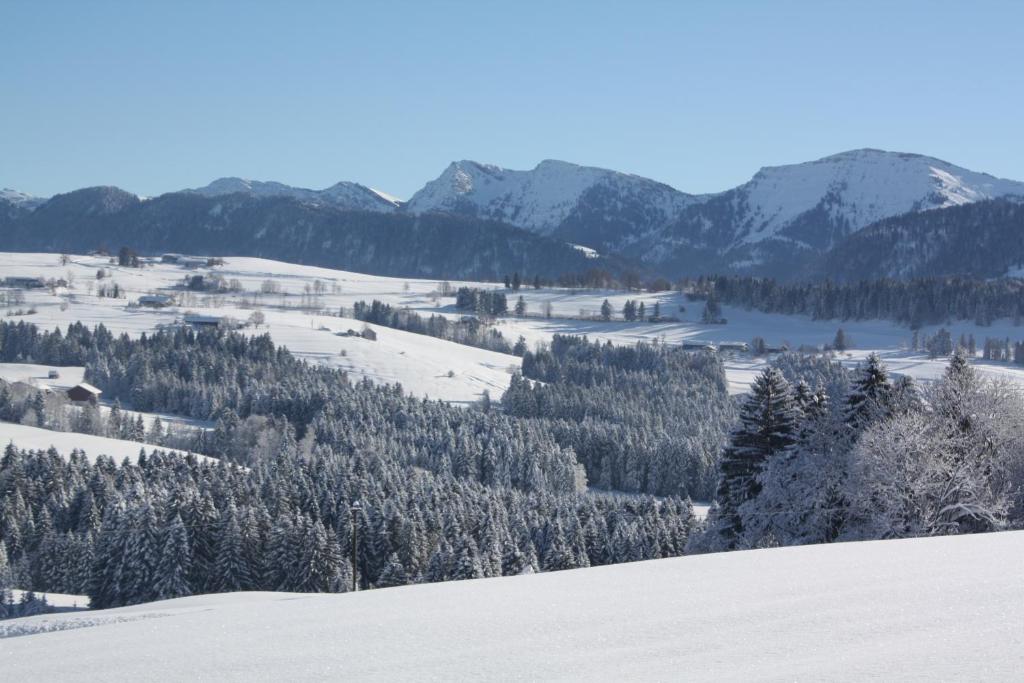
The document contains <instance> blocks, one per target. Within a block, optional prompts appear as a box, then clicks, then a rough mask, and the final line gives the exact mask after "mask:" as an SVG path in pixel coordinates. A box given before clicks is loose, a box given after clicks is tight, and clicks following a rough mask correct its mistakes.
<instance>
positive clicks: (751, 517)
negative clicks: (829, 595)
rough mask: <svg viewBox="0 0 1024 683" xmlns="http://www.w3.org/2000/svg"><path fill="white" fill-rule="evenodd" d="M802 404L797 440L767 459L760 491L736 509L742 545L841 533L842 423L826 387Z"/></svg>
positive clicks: (845, 449) (845, 447) (827, 538)
mask: <svg viewBox="0 0 1024 683" xmlns="http://www.w3.org/2000/svg"><path fill="white" fill-rule="evenodd" d="M805 391H806V390H805ZM800 393H801V392H800V391H799V388H798V395H800ZM801 403H802V406H803V413H804V417H803V420H801V422H800V428H799V438H798V440H797V442H796V443H795V444H794V446H793V448H792V449H791V450H790V451H789V452H786V453H784V454H782V455H781V456H779V457H775V458H772V459H771V460H769V461H768V463H767V465H766V467H765V469H764V471H763V472H762V474H761V476H760V479H759V481H760V483H761V493H760V495H758V496H757V497H756V498H753V499H751V500H749V501H747V502H746V503H745V504H743V505H742V506H741V508H740V517H741V520H742V524H743V537H744V540H743V543H742V545H744V546H746V547H759V546H767V545H776V544H777V545H803V544H808V543H829V542H832V541H834V540H836V539H837V538H838V537H839V535H840V533H842V530H843V527H844V524H845V521H846V515H847V507H848V503H847V500H846V497H845V495H844V489H845V486H846V478H847V475H848V470H849V439H848V438H847V431H846V427H845V425H844V424H843V422H842V419H841V415H840V414H839V413H838V412H837V411H835V410H832V409H831V407H830V405H829V401H828V396H827V395H826V394H825V393H824V391H822V390H819V391H817V392H814V393H813V394H811V395H810V396H808V397H806V398H805V399H804V400H803V401H802V402H801Z"/></svg>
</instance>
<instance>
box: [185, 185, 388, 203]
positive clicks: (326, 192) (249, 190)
mask: <svg viewBox="0 0 1024 683" xmlns="http://www.w3.org/2000/svg"><path fill="white" fill-rule="evenodd" d="M186 192H194V193H196V194H201V195H204V196H206V197H219V196H222V195H229V194H236V193H241V194H245V195H248V196H251V197H292V198H294V199H298V200H300V201H303V202H309V203H314V204H327V205H330V206H334V207H337V208H339V209H345V210H355V211H394V210H395V209H396V208H397V207H398V205H399V202H398V200H396V199H395V198H394V197H391V196H390V195H387V194H385V193H383V192H378V191H376V190H371V189H370V188H368V187H365V186H363V185H360V184H358V183H351V182H345V181H343V182H340V183H337V184H335V185H331V186H330V187H328V188H326V189H323V190H309V189H306V188H302V187H292V186H291V185H285V184H283V183H278V182H274V181H260V180H246V179H244V178H218V179H217V180H214V181H213V182H212V183H210V184H209V185H206V186H204V187H199V188H195V189H192V190H186Z"/></svg>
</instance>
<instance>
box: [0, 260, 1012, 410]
mask: <svg viewBox="0 0 1024 683" xmlns="http://www.w3.org/2000/svg"><path fill="white" fill-rule="evenodd" d="M224 260H225V263H224V265H223V266H217V267H215V268H205V267H200V268H185V267H183V266H180V265H177V264H168V263H152V264H147V265H146V266H145V267H143V268H126V267H120V266H117V265H111V263H110V259H109V257H102V256H83V255H73V256H71V260H70V262H69V263H67V264H61V262H60V258H59V255H58V254H23V253H0V278H2V277H10V276H15V277H42V278H63V279H65V280H68V281H69V282H70V286H69V287H68V288H59V289H57V290H56V291H55V292H53V293H51V291H50V290H48V289H37V290H28V291H27V292H26V293H25V303H24V304H21V305H19V306H11V305H8V306H7V310H15V309H17V308H22V309H27V308H29V307H34V308H35V309H36V313H34V314H31V315H24V316H21V317H19V318H18V319H23V320H26V321H30V322H33V323H35V324H37V325H40V326H42V327H46V328H50V327H53V326H56V325H60V326H62V327H63V326H66V325H67V324H69V323H72V322H75V321H81V322H83V323H85V324H86V325H90V326H91V325H97V324H99V323H103V324H104V325H106V326H107V327H108V328H110V329H111V330H113V331H114V332H117V333H121V332H124V333H128V334H130V335H133V336H137V335H139V334H142V333H144V332H151V331H153V330H156V329H158V328H159V327H161V326H164V325H168V324H172V323H174V322H175V321H176V320H180V319H181V318H182V316H183V314H184V313H185V312H186V311H192V312H196V313H201V314H207V315H216V316H227V317H231V318H235V319H238V320H242V321H244V320H246V319H247V318H248V317H249V316H250V315H251V314H252V313H253V312H254V311H255V310H259V311H260V312H261V313H262V314H263V316H264V318H265V323H264V324H263V325H261V326H259V327H255V328H254V327H247V328H246V330H247V331H249V332H255V333H262V332H266V331H269V332H270V333H271V335H272V336H273V338H274V340H275V342H276V343H278V344H283V345H285V346H287V347H288V348H289V349H290V350H291V351H292V352H293V353H295V354H296V355H297V356H299V357H302V358H306V359H308V360H311V361H315V362H319V363H324V364H328V365H331V366H334V367H339V368H342V369H344V370H346V371H347V372H349V373H351V374H352V375H353V376H354V377H356V378H360V377H366V378H369V379H371V380H373V381H375V382H389V383H393V382H400V383H401V384H402V386H403V387H404V388H405V389H406V391H408V392H410V393H412V394H414V395H418V396H429V397H431V398H440V399H444V400H448V401H452V402H456V403H463V404H465V403H469V402H472V401H475V400H478V399H479V398H480V396H481V394H482V392H483V391H484V390H487V391H488V392H489V393H490V394H491V397H492V398H498V397H500V396H501V394H502V393H503V392H504V390H505V389H506V388H507V386H508V383H509V380H510V378H511V373H512V371H513V370H514V368H515V367H517V366H518V365H519V362H520V361H519V359H518V358H516V357H515V356H511V355H506V354H501V353H495V352H492V351H486V350H483V349H477V348H473V347H468V346H461V345H457V344H454V343H452V342H448V341H444V340H440V339H434V338H431V337H426V336H423V335H416V334H412V333H408V332H403V331H400V330H393V329H388V328H382V327H378V326H373V325H371V326H370V327H371V328H373V329H374V330H375V331H376V333H377V341H376V342H373V341H368V340H366V339H363V338H360V337H357V336H351V337H345V336H337V333H339V332H341V333H343V332H345V331H347V330H350V329H351V330H356V331H358V330H361V329H362V328H363V323H362V322H360V321H357V320H353V319H351V318H342V317H338V316H337V315H336V313H337V312H338V311H339V309H340V308H342V307H344V308H346V309H349V310H350V309H351V307H352V305H353V304H354V303H356V302H358V301H366V302H370V301H372V300H374V299H377V300H380V301H383V302H385V303H388V304H391V305H393V306H400V307H408V308H409V309H411V310H414V311H417V312H418V313H420V314H421V315H430V314H438V315H444V316H447V317H449V318H453V319H457V318H459V317H461V316H462V314H463V312H461V311H458V310H456V309H455V307H454V304H453V300H452V299H451V298H446V297H440V296H438V294H439V292H440V290H441V288H442V285H443V283H442V282H441V281H438V280H422V279H420V280H417V279H403V278H390V277H380V276H375V275H365V274H361V273H353V272H347V271H339V270H331V269H328V268H319V267H314V266H302V265H296V264H291V263H283V262H280V261H270V260H266V259H258V258H246V257H232V256H225V257H224ZM100 268H103V269H105V270H106V271H107V272H108V277H107V278H105V279H104V281H103V282H105V283H107V284H108V285H109V284H110V283H117V284H118V286H119V287H121V288H122V289H123V290H124V292H125V295H124V296H125V298H120V299H113V298H103V297H99V296H96V294H95V292H96V287H97V284H96V272H97V270H99V269H100ZM210 273H215V274H217V275H219V276H221V277H223V278H224V279H225V280H226V281H228V282H232V281H235V284H236V285H237V286H238V287H240V291H238V292H229V293H224V294H217V295H204V294H202V293H190V294H186V295H185V296H184V297H181V298H183V299H186V300H185V301H180V302H179V303H181V304H182V305H178V306H171V307H168V308H163V309H150V308H140V307H135V306H129V303H133V302H135V301H136V300H137V299H138V297H139V296H141V295H144V294H153V293H169V292H171V293H176V294H182V292H181V290H180V285H181V283H182V281H183V279H184V278H185V277H186V276H189V275H195V274H210ZM448 284H449V285H450V286H451V287H452V288H457V287H459V286H463V285H469V286H476V287H485V288H500V287H501V285H500V284H496V283H465V282H451V283H448ZM268 285H269V287H268ZM268 288H269V289H271V290H273V292H272V293H265V292H262V291H261V290H265V289H268ZM519 296H522V297H523V300H524V302H525V303H526V307H527V315H526V317H525V318H514V317H509V318H504V319H501V320H499V321H498V323H497V327H498V329H499V330H500V331H501V332H502V334H503V335H504V336H505V337H506V339H508V340H509V342H514V341H515V340H516V339H517V338H518V337H520V336H522V337H523V338H525V339H526V341H527V343H528V344H531V345H533V344H536V343H541V342H545V341H548V340H550V338H551V337H552V336H553V335H555V334H586V335H588V336H589V337H590V338H592V339H601V340H610V341H612V342H614V343H619V344H632V343H635V342H637V341H655V340H657V341H659V342H664V343H669V344H679V343H684V342H686V343H704V342H707V343H720V342H750V340H751V339H752V338H754V337H761V338H763V339H764V340H765V341H766V342H767V343H768V344H769V345H772V346H780V345H783V344H787V345H788V346H790V347H791V348H797V347H800V346H801V345H808V346H821V345H824V344H828V343H830V342H831V341H832V339H833V338H834V336H835V333H836V330H837V329H838V328H839V327H842V328H843V329H844V331H845V332H846V335H847V338H848V339H849V340H850V343H851V344H852V348H851V350H850V351H849V352H848V353H847V354H844V356H843V360H844V362H846V363H849V364H855V363H858V362H860V361H862V360H863V359H864V357H865V356H867V354H869V353H871V352H878V353H880V354H881V355H882V357H883V358H884V359H885V361H886V363H887V364H888V365H889V367H890V369H891V370H892V371H893V372H896V373H902V374H907V375H910V376H912V377H914V378H915V379H925V380H926V379H933V378H935V377H938V376H939V375H940V374H941V373H942V371H943V369H944V367H945V361H944V360H943V359H937V360H935V359H929V358H927V356H925V355H924V354H922V353H914V352H911V351H909V350H908V349H909V346H910V340H911V332H910V331H909V330H908V329H907V328H905V327H901V326H899V325H896V324H894V323H891V322H888V321H847V322H837V321H821V320H811V319H809V318H807V317H804V316H785V315H775V314H768V313H761V312H758V311H746V310H742V309H738V308H735V307H729V306H724V307H723V314H724V316H725V318H726V319H727V320H728V323H727V324H725V325H706V324H703V323H701V322H700V315H701V303H700V302H690V301H688V300H686V298H685V297H683V296H682V295H680V294H678V293H677V292H660V293H656V294H655V293H638V292H632V293H630V292H622V291H611V290H609V291H601V290H572V289H564V288H541V289H533V288H532V287H530V286H529V285H524V287H523V288H522V289H521V290H520V291H519V292H516V293H512V292H510V293H509V308H512V307H513V306H514V303H515V301H516V299H517V298H518V297H519ZM606 299H607V300H608V301H609V303H610V304H611V306H612V308H613V310H614V311H615V312H616V315H618V312H619V311H621V309H622V306H623V304H625V302H626V301H627V300H634V301H637V302H638V303H639V302H643V303H644V304H645V306H646V308H647V310H648V311H653V309H654V306H655V304H658V305H659V306H660V310H661V313H662V315H663V316H667V317H673V318H677V319H678V320H679V322H664V323H650V322H639V321H637V322H622V321H611V322H604V321H601V320H600V319H598V313H599V311H600V308H601V304H602V302H604V301H605V300H606ZM549 306H550V309H551V316H552V317H551V318H546V317H544V316H543V312H544V311H545V309H546V308H547V307H549ZM681 308H683V309H685V310H681ZM324 311H326V312H329V313H331V314H330V315H327V314H324V313H323V312H324ZM946 327H947V329H949V330H950V332H951V333H952V335H953V338H954V339H956V338H958V337H959V336H960V335H961V334H965V335H966V334H973V335H974V336H975V338H976V339H977V341H978V343H979V346H980V344H981V342H982V341H983V340H984V338H985V337H994V338H1006V337H1009V338H1010V339H1013V340H1016V339H1019V338H1021V337H1024V328H1021V327H1015V326H1013V325H1012V324H1011V322H1010V321H1005V320H1004V321H997V322H996V323H995V324H994V325H992V326H990V327H979V326H977V325H975V324H973V323H972V322H969V321H952V322H951V323H950V324H949V325H948V326H946ZM937 329H938V326H931V327H927V328H924V329H922V330H921V335H922V336H923V335H929V334H933V333H934V332H935V331H936V330H937ZM765 362H766V361H765V360H764V359H752V358H750V357H748V356H746V355H737V356H733V357H728V358H726V371H727V374H728V378H729V382H730V388H731V390H732V391H733V392H734V393H740V392H743V391H746V389H747V387H748V386H749V384H750V381H751V380H752V379H753V377H754V376H755V375H756V374H757V372H758V371H759V370H760V369H761V368H762V367H764V364H765ZM979 369H981V370H982V371H983V372H985V373H987V374H991V375H998V376H1005V377H1008V378H1011V379H1013V380H1015V381H1021V382H1024V368H1020V367H1017V366H1012V365H1007V364H1001V363H981V362H980V361H979Z"/></svg>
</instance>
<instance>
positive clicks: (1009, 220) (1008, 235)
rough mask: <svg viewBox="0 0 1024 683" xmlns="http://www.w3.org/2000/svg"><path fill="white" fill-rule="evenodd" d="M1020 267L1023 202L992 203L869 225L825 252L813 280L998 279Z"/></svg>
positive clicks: (1023, 256) (1023, 249) (1023, 248)
mask: <svg viewBox="0 0 1024 683" xmlns="http://www.w3.org/2000/svg"><path fill="white" fill-rule="evenodd" d="M1022 264H1024V203H1021V202H1020V201H1018V200H1014V199H994V200H990V201H983V202H977V203H974V204H965V205H964V206H955V207H951V208H947V209H935V210H932V211H924V212H921V213H909V214H905V215H902V216H897V217H894V218H889V219H886V220H883V221H880V222H878V223H875V224H874V225H871V226H869V227H867V228H865V229H863V230H861V231H860V232H858V233H855V234H853V235H851V236H850V237H848V238H847V239H846V240H845V241H843V242H841V243H840V244H839V245H837V246H836V247H835V248H834V249H833V250H832V251H830V252H828V253H827V254H826V255H825V256H824V257H823V258H822V259H821V261H820V262H819V264H818V265H817V266H816V267H815V268H814V269H813V271H814V274H815V275H820V276H828V277H831V278H836V279H840V280H848V281H852V280H859V279H876V278H885V277H899V278H910V277H927V276H936V275H965V276H971V277H977V278H989V277H999V276H1001V275H1005V274H1006V273H1007V271H1008V270H1011V269H1015V268H1019V267H1020V266H1021V265H1022Z"/></svg>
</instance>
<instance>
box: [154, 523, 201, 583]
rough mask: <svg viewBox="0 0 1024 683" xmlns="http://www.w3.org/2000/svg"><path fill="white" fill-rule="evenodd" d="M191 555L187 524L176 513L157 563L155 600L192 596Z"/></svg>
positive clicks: (164, 538)
mask: <svg viewBox="0 0 1024 683" xmlns="http://www.w3.org/2000/svg"><path fill="white" fill-rule="evenodd" d="M191 555H192V552H191V549H190V548H189V545H188V534H187V533H186V532H185V524H184V523H183V522H182V521H181V515H179V514H178V513H177V512H175V513H174V516H173V518H172V519H171V521H170V524H169V525H168V527H167V528H166V529H165V530H164V534H163V544H162V546H161V549H160V558H159V560H158V561H157V570H156V584H155V585H154V599H156V600H167V599H169V598H178V597H184V596H187V595H192V588H191V587H190V586H189V583H188V577H189V565H190V564H191Z"/></svg>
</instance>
